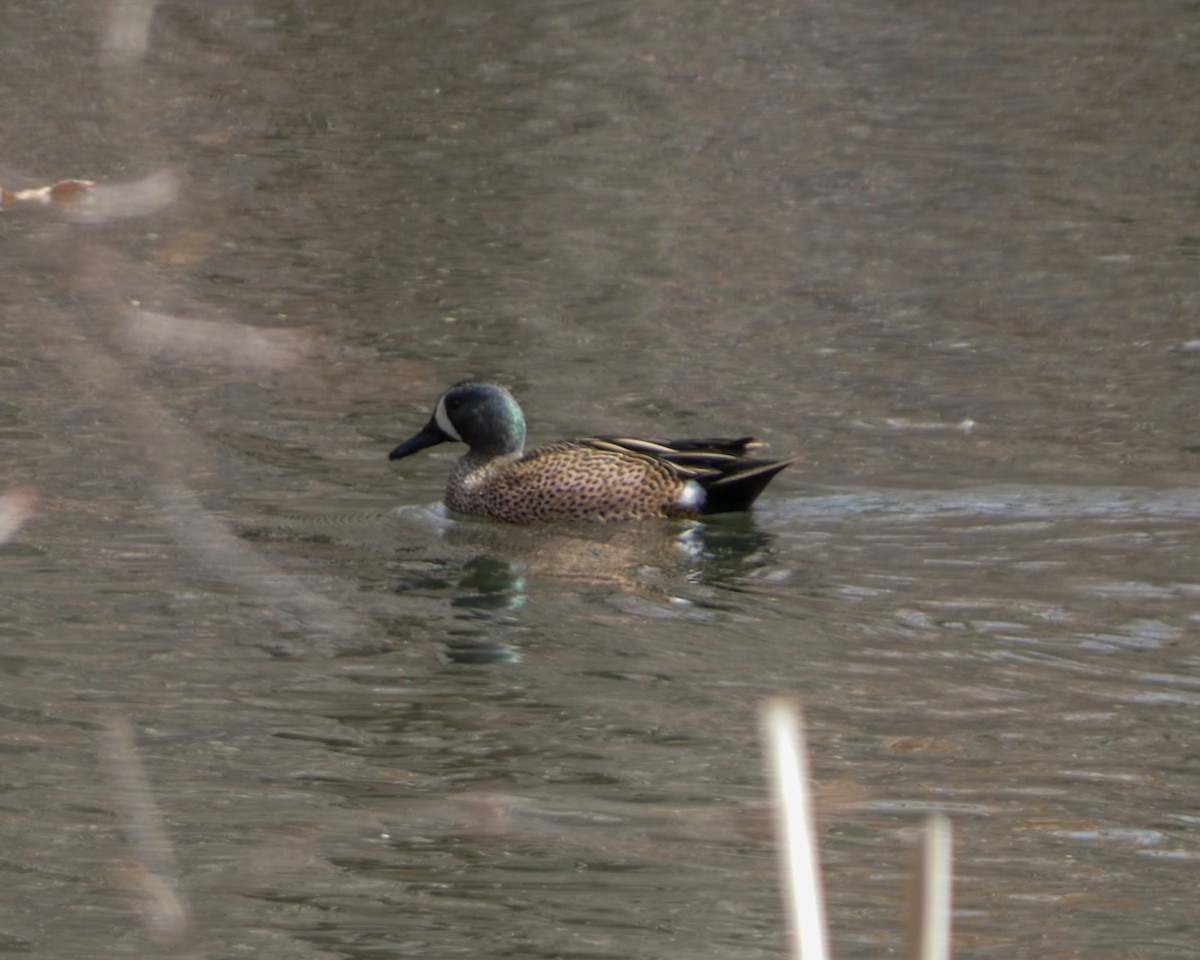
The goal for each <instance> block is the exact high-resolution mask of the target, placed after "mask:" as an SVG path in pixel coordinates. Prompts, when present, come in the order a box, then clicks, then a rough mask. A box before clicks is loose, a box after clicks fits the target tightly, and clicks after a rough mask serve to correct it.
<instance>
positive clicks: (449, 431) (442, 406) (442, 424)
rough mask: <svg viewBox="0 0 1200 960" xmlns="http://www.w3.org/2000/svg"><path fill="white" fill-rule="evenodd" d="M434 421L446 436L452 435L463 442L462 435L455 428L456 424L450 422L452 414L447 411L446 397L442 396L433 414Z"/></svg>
mask: <svg viewBox="0 0 1200 960" xmlns="http://www.w3.org/2000/svg"><path fill="white" fill-rule="evenodd" d="M433 422H434V423H436V424H437V425H438V429H439V430H441V431H442V433H444V434H445V435H446V436H448V437H452V438H454V439H455V440H457V441H458V442H459V443H462V437H460V436H459V435H458V431H457V430H455V429H454V424H452V423H451V422H450V416H449V415H448V414H447V413H446V398H445V397H442V399H441V400H439V401H438V405H437V410H435V411H434V414H433Z"/></svg>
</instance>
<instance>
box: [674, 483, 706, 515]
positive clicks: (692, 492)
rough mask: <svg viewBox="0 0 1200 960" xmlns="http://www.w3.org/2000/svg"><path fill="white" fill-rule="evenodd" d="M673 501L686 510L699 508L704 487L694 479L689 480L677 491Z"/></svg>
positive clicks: (701, 503)
mask: <svg viewBox="0 0 1200 960" xmlns="http://www.w3.org/2000/svg"><path fill="white" fill-rule="evenodd" d="M675 502H676V503H677V504H679V505H680V506H681V507H685V508H687V509H688V510H699V509H700V508H701V507H702V506H704V488H703V487H702V486H700V484H698V483H697V482H696V481H695V480H689V481H688V482H687V483H685V484H684V485H683V489H682V490H680V491H679V496H677V497H676V498H675Z"/></svg>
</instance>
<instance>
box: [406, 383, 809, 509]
mask: <svg viewBox="0 0 1200 960" xmlns="http://www.w3.org/2000/svg"><path fill="white" fill-rule="evenodd" d="M450 441H458V442H461V443H465V444H466V445H467V452H466V453H465V454H464V455H463V456H462V457H461V458H459V460H458V463H457V464H456V465H455V467H454V469H453V471H452V472H451V473H450V478H449V480H448V481H447V483H446V495H445V503H446V506H447V507H448V508H449V509H451V510H454V511H456V512H458V513H464V514H470V515H473V516H479V517H488V518H490V519H493V520H499V521H503V522H505V523H515V524H530V523H556V522H572V521H601V522H603V521H613V520H641V519H648V518H653V517H659V518H666V519H670V520H679V519H687V518H693V517H699V516H704V515H707V514H717V513H730V512H735V511H744V510H749V509H750V506H751V505H752V504H753V503H754V501H755V500H756V499H758V496H759V494H761V493H762V492H763V490H764V489H765V488H766V486H767V484H768V483H770V482H771V480H772V479H773V478H774V477H775V475H776V474H777V473H779V472H780V471H781V470H783V469H784V468H785V467H787V466H789V465H790V464H792V463H794V462H795V460H796V458H795V457H792V458H789V459H785V460H764V459H760V458H757V457H753V456H750V454H751V453H753V452H755V451H758V450H762V449H764V448H765V447H766V446H767V445H766V444H765V443H763V442H762V441H760V440H756V439H755V438H754V437H739V438H737V439H726V438H707V439H687V440H647V439H640V438H633V437H617V436H595V437H579V438H576V439H573V440H559V441H556V442H553V443H548V444H546V445H544V446H541V447H537V448H536V449H533V450H530V451H528V452H526V451H525V415H524V413H523V412H522V410H521V407H520V404H518V403H517V401H516V398H515V397H513V395H512V393H510V392H509V391H508V389H506V388H505V387H503V386H501V385H500V384H498V383H492V382H489V381H484V380H463V381H461V382H460V383H456V384H454V386H452V387H450V389H449V390H447V391H446V392H445V393H443V394H442V396H441V397H440V398H439V399H438V402H437V406H436V407H435V408H434V411H433V416H431V417H430V418H429V422H428V423H426V424H425V426H424V427H422V428H421V429H420V431H418V432H417V433H416V434H415V435H414V436H412V437H410V438H409V439H407V440H405V441H404V442H403V443H401V444H400V445H399V446H397V447H396V448H395V449H394V450H392V452H391V453H390V454H389V455H388V459H389V460H400V459H402V458H404V457H408V456H411V455H412V454H414V453H416V452H417V451H419V450H424V449H426V448H428V447H432V446H435V445H436V444H440V443H446V442H450Z"/></svg>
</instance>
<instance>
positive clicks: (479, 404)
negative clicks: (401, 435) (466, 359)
mask: <svg viewBox="0 0 1200 960" xmlns="http://www.w3.org/2000/svg"><path fill="white" fill-rule="evenodd" d="M448 440H459V441H461V442H463V443H465V444H466V445H467V446H468V447H470V448H471V452H472V453H480V454H483V455H484V456H488V457H496V456H502V455H504V454H508V453H520V452H521V450H522V449H523V448H524V446H525V415H524V414H523V413H521V408H520V407H519V406H518V405H517V401H516V400H515V399H513V395H512V394H511V393H509V392H508V391H507V390H505V389H504V387H502V386H500V385H499V384H495V383H483V382H480V381H477V380H464V381H463V382H462V383H456V384H455V385H454V386H452V387H451V388H450V389H449V390H447V391H446V392H445V393H443V394H442V397H441V399H440V400H438V402H437V407H435V408H434V411H433V416H432V417H430V418H429V422H428V423H427V424H425V426H423V427H422V428H421V432H420V433H418V434H417V435H416V436H415V437H411V438H409V439H408V440H405V441H404V442H403V443H402V444H400V446H398V447H397V448H396V449H395V450H393V451H392V452H391V453H390V454H388V459H389V460H399V459H400V458H401V457H407V456H408V455H409V454H410V453H416V452H417V451H418V450H424V449H425V448H426V447H432V446H433V445H434V444H438V443H445V442H446V441H448Z"/></svg>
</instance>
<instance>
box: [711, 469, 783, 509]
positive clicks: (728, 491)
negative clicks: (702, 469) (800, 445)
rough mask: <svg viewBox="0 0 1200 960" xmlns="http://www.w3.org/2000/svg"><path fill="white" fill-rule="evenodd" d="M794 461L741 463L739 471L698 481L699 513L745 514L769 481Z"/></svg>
mask: <svg viewBox="0 0 1200 960" xmlns="http://www.w3.org/2000/svg"><path fill="white" fill-rule="evenodd" d="M794 462H795V461H794V460H743V461H741V464H740V465H739V467H738V468H737V469H735V470H732V471H730V472H729V473H722V474H719V475H717V476H709V477H698V478H697V479H696V482H697V483H699V484H700V486H702V487H703V488H704V493H705V497H704V505H703V506H702V507H701V508H700V512H701V513H733V512H735V511H738V510H749V509H750V505H751V504H752V503H754V501H755V500H757V499H758V495H759V494H760V493H762V492H763V491H764V490H765V489H766V488H767V484H768V483H770V482H771V480H772V478H773V477H774V476H775V474H777V473H778V472H779V471H780V470H782V469H783V468H784V467H786V466H788V465H790V464H792V463H794Z"/></svg>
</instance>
